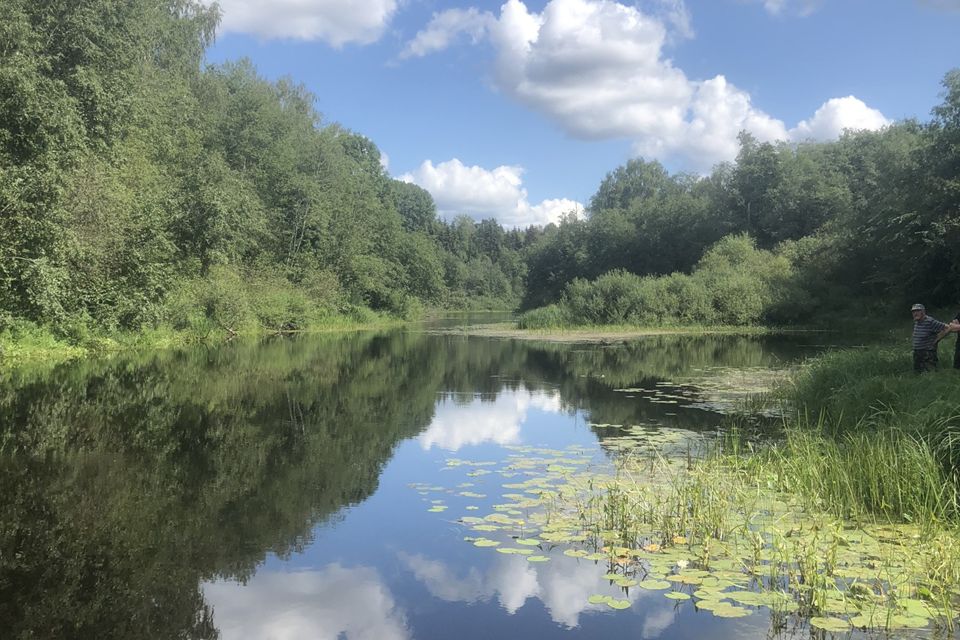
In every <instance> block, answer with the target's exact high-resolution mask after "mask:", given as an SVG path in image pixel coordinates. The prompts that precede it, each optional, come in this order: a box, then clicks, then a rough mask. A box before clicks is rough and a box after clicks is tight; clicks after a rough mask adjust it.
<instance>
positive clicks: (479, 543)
mask: <svg viewBox="0 0 960 640" xmlns="http://www.w3.org/2000/svg"><path fill="white" fill-rule="evenodd" d="M499 545H500V543H499V542H497V541H496V540H488V539H487V538H477V539H476V540H474V541H473V546H475V547H497V546H499Z"/></svg>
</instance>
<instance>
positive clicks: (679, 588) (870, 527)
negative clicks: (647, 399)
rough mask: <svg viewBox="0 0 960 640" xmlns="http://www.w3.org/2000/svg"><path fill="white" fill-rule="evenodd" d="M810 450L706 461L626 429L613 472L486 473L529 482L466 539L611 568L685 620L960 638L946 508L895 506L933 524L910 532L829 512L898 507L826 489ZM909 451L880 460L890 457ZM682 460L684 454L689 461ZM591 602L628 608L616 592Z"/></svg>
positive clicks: (586, 463)
mask: <svg viewBox="0 0 960 640" xmlns="http://www.w3.org/2000/svg"><path fill="white" fill-rule="evenodd" d="M810 438H811V437H810V436H809V434H803V435H798V434H791V435H790V436H789V437H788V439H787V441H786V444H784V445H782V446H783V448H782V449H778V448H776V447H773V448H770V449H769V450H765V451H758V452H755V453H753V454H750V455H732V454H731V453H730V451H729V450H721V449H719V448H717V449H714V451H713V452H712V453H709V452H708V453H707V454H705V453H704V446H703V445H704V441H703V438H699V437H696V436H692V435H691V434H689V432H683V431H680V430H668V429H663V430H652V429H649V428H642V427H632V428H621V435H619V436H616V437H611V438H607V439H605V440H604V441H603V443H602V444H603V446H604V448H605V449H607V450H608V451H613V452H615V461H616V464H615V465H614V466H613V467H611V466H610V464H609V462H607V461H606V460H600V459H596V458H594V457H593V455H592V454H588V453H587V452H583V451H569V450H567V451H551V450H547V449H534V448H515V453H514V454H513V455H512V456H511V457H510V458H509V459H508V461H507V463H506V465H505V466H503V467H502V468H500V469H496V468H489V469H488V470H490V471H492V472H493V473H491V474H490V477H492V478H496V477H497V475H498V474H503V475H505V476H506V475H507V474H510V475H509V477H510V478H511V480H512V479H513V476H514V474H517V473H520V474H523V475H522V477H523V478H524V479H523V480H522V481H519V482H518V481H511V482H508V483H506V484H505V485H504V489H505V490H507V492H506V493H503V494H502V495H503V498H504V499H506V500H511V502H507V503H503V504H495V505H493V513H491V514H488V515H487V516H484V517H482V518H479V517H469V516H464V517H462V518H460V522H461V523H462V524H463V525H464V526H466V527H469V528H471V529H474V530H478V531H484V532H487V534H488V535H490V536H493V538H476V537H473V536H467V539H468V540H469V541H471V542H473V544H474V545H477V544H478V542H479V543H481V546H483V545H489V546H493V545H492V544H491V543H488V542H486V541H487V540H491V541H500V542H501V543H502V542H504V541H512V542H513V543H514V544H517V545H518V550H517V551H506V550H504V551H501V553H522V551H521V550H520V549H519V546H524V548H530V547H535V548H537V549H539V550H540V554H538V555H540V556H542V558H543V559H549V558H553V557H554V555H553V554H554V553H558V555H559V556H562V557H558V558H557V561H566V562H572V561H577V562H589V561H593V562H598V563H603V564H604V566H605V567H606V570H607V573H606V575H604V576H603V577H604V579H606V581H608V582H609V584H610V585H611V586H612V587H616V588H618V589H620V590H621V591H622V592H623V593H627V594H629V592H630V589H642V590H656V591H664V592H665V597H667V598H669V599H671V600H673V601H675V603H676V604H677V605H678V606H692V607H695V608H696V609H697V610H703V611H709V612H711V613H712V614H713V615H715V616H719V617H742V616H747V615H750V614H751V612H752V611H754V610H755V609H756V608H757V607H765V608H768V609H769V610H770V611H771V612H773V615H772V619H773V620H774V624H784V620H786V619H793V620H796V621H801V622H802V623H804V624H809V625H810V626H812V627H816V628H819V629H823V630H827V631H844V630H848V629H851V628H863V629H875V630H888V631H889V630H896V629H916V628H924V627H928V626H929V625H930V624H934V625H936V626H939V627H941V628H943V629H946V630H952V629H953V626H954V619H955V618H956V616H957V613H958V596H960V540H958V537H957V535H956V532H955V531H954V530H953V529H951V528H950V527H949V526H948V525H947V524H946V521H944V520H942V519H941V516H942V515H943V514H944V513H946V511H945V510H944V507H943V505H939V506H938V505H927V506H926V507H925V508H924V509H920V508H919V506H922V505H923V504H925V503H920V502H917V499H916V498H915V497H914V498H912V497H911V496H909V495H904V496H903V498H902V499H901V501H900V502H897V503H894V504H891V507H894V506H904V505H915V506H917V507H918V508H917V509H915V510H914V512H915V513H916V515H917V518H918V520H922V522H920V521H918V522H912V523H910V522H907V523H904V522H897V521H895V520H894V519H893V518H880V517H877V516H876V515H875V513H874V512H873V511H869V510H860V511H857V512H855V513H846V512H844V509H840V510H837V509H830V508H826V507H828V506H829V505H830V504H831V501H835V500H838V498H837V497H836V496H839V495H844V494H841V493H838V492H839V488H844V487H845V488H846V489H845V490H846V491H848V494H847V495H849V496H853V497H851V498H850V499H851V500H854V499H856V496H859V495H860V494H859V493H857V492H858V491H865V492H869V491H874V492H875V493H874V494H873V495H875V499H877V500H888V499H891V498H892V496H894V495H896V494H891V493H890V491H889V490H888V489H887V488H885V487H883V486H879V487H871V486H864V487H859V488H857V485H856V483H854V482H852V481H850V480H849V479H846V478H845V477H844V476H842V475H838V476H837V477H835V478H832V479H831V478H825V479H821V480H820V482H819V484H816V483H814V481H813V480H814V479H813V478H812V477H811V474H806V475H804V474H803V473H801V471H802V468H801V467H800V466H798V465H800V464H801V460H803V459H806V460H808V461H809V460H811V459H812V458H811V457H809V456H808V457H806V458H804V456H805V455H807V454H805V453H804V452H805V451H809V452H811V453H810V456H812V452H813V451H814V450H815V447H816V446H817V445H818V442H817V441H815V440H813V439H810ZM891 438H893V436H891ZM857 444H863V443H851V444H850V446H855V445H857ZM901 444H902V442H900V441H899V440H895V439H891V440H889V441H886V442H881V443H879V444H877V447H878V448H879V447H885V448H886V450H889V452H892V451H893V450H894V449H896V448H897V446H899V445H901ZM683 447H685V448H686V452H687V453H686V455H677V452H678V450H680V449H681V448H683ZM787 447H792V449H791V448H787ZM804 447H805V448H804ZM869 451H872V450H869ZM665 452H669V454H665ZM889 452H888V454H887V455H888V456H892V455H893V454H892V453H889ZM837 455H840V454H837ZM790 456H795V457H794V458H792V459H791V464H790V465H787V464H785V461H786V460H787V459H788V458H790ZM908 457H909V456H908ZM890 459H891V458H889V457H888V458H886V460H887V461H888V462H889V461H890ZM827 461H828V462H827V463H829V461H830V458H829V457H828V458H827ZM916 462H917V464H918V465H919V464H920V463H921V462H922V461H916ZM448 464H449V463H448ZM456 464H457V465H458V466H462V465H464V464H467V465H469V463H464V462H463V461H457V462H456ZM905 464H906V463H905ZM921 467H922V465H921ZM934 467H936V464H934ZM891 486H893V485H891ZM831 487H838V489H836V490H834V489H831ZM831 491H835V492H834V493H831ZM918 495H921V494H918ZM816 496H819V498H816ZM850 515H854V516H856V519H851V518H849V517H847V516H850ZM494 538H495V540H494ZM524 540H527V541H529V542H526V543H525V542H523V541H524ZM534 541H536V542H534ZM526 545H530V547H527V546H526ZM500 546H503V545H502V544H501V545H500ZM555 550H556V551H555ZM528 559H530V560H532V559H533V558H532V557H528ZM537 559H538V560H539V559H541V558H539V557H538V558H537ZM687 601H689V602H687ZM590 602H591V603H592V604H596V605H603V604H606V605H608V607H609V608H613V609H619V608H626V606H629V600H626V601H625V600H623V598H622V597H618V596H614V595H612V594H603V593H597V594H594V596H591V600H590ZM625 602H626V603H627V605H626V606H624V603H625ZM685 602H687V604H684V603H685ZM777 620H780V622H776V621H777Z"/></svg>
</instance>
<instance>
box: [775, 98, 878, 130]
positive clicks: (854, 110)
mask: <svg viewBox="0 0 960 640" xmlns="http://www.w3.org/2000/svg"><path fill="white" fill-rule="evenodd" d="M888 124H890V121H889V120H888V119H887V118H886V117H884V115H883V114H882V113H880V112H879V111H877V110H876V109H871V108H870V107H868V106H867V105H866V104H864V102H863V101H862V100H859V99H858V98H854V97H853V96H847V97H846V98H832V99H830V100H827V101H826V102H825V103H824V104H823V105H822V106H821V107H820V108H819V109H817V111H816V112H815V113H814V114H813V117H812V118H810V119H809V120H804V121H803V122H801V123H800V124H798V125H797V126H796V127H794V128H793V129H791V130H790V138H791V139H793V140H798V141H800V140H808V139H809V140H831V139H833V138H837V137H838V136H839V135H840V134H841V133H843V131H844V130H845V129H871V130H874V129H880V128H881V127H884V126H886V125H888Z"/></svg>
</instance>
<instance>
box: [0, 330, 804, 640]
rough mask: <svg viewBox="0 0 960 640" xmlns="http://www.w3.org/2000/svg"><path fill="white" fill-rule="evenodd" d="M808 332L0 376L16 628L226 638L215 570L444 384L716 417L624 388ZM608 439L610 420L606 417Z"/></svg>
mask: <svg viewBox="0 0 960 640" xmlns="http://www.w3.org/2000/svg"><path fill="white" fill-rule="evenodd" d="M805 351H807V350H806V349H804V348H803V347H802V346H800V345H799V343H798V342H794V343H791V342H790V341H789V340H782V339H780V340H774V339H769V338H742V337H730V336H727V337H693V338H691V337H686V338H668V337H657V338H650V339H646V340H642V341H637V342H634V343H630V344H628V345H623V346H618V347H603V346H601V345H593V346H582V345H580V346H572V345H558V344H552V345H543V344H531V343H525V342H519V341H510V340H489V339H483V338H471V337H462V336H436V335H424V334H418V333H412V332H393V333H386V334H351V335H346V336H324V337H309V338H302V339H286V340H284V339H277V340H271V341H267V342H265V343H262V344H256V343H242V342H241V343H236V344H229V345H225V346H222V347H219V348H211V349H205V348H195V349H189V350H183V351H168V352H161V353H156V354H151V355H145V356H136V357H127V358H117V359H112V360H108V361H93V360H91V361H84V362H80V363H74V364H71V365H64V366H60V367H57V368H55V369H54V370H52V371H45V372H38V371H30V370H19V371H16V372H13V373H8V374H6V379H5V380H2V381H0V628H2V629H4V637H9V638H27V637H97V638H114V637H116V638H120V637H123V638H131V637H137V638H213V637H218V631H217V627H216V625H215V620H214V618H215V616H214V615H213V613H212V611H211V609H210V607H209V606H208V604H207V603H206V602H205V599H204V592H203V589H202V588H201V583H203V582H204V581H212V580H218V579H233V580H239V581H241V582H243V581H246V580H248V579H250V578H251V577H252V576H253V575H254V573H255V572H256V570H257V568H258V566H260V565H261V564H262V563H263V562H264V559H265V558H266V556H267V555H268V554H275V555H277V556H279V557H281V558H282V557H287V556H289V555H290V554H294V553H297V552H299V551H301V550H303V549H304V548H305V547H307V546H309V545H310V542H311V539H310V538H311V532H312V531H313V530H314V528H315V526H316V525H317V524H319V523H322V522H325V521H328V520H330V519H331V518H333V519H336V518H337V517H339V516H338V514H340V513H341V510H342V509H343V508H344V507H345V506H348V505H353V504H358V503H360V502H363V501H364V500H366V499H368V498H369V497H370V496H371V495H372V494H373V493H374V492H375V491H376V490H377V487H378V483H379V481H380V475H381V471H382V470H383V468H384V466H385V464H386V463H387V462H388V461H389V460H390V459H391V456H392V455H393V452H394V451H395V449H396V447H397V446H398V444H399V443H400V442H402V441H404V440H406V439H409V438H411V437H413V436H416V435H417V434H418V433H420V432H422V431H423V430H424V429H426V428H427V426H428V425H429V424H430V422H431V420H432V418H433V416H434V413H435V411H436V406H437V402H438V394H439V395H440V396H444V395H446V396H448V397H450V396H453V397H455V396H458V395H462V396H464V397H468V398H480V399H481V400H483V399H489V400H492V399H495V398H496V397H497V394H500V393H503V392H504V391H505V390H513V391H516V390H519V389H549V390H551V391H553V392H559V396H560V400H561V404H562V408H563V411H565V412H567V413H571V414H572V413H575V412H582V413H583V414H584V415H585V416H587V417H588V419H589V421H590V422H591V423H608V424H638V423H644V422H660V423H665V424H671V423H674V424H678V425H682V426H684V427H686V428H695V429H696V428H710V427H712V426H715V425H716V424H717V421H718V418H717V415H716V414H714V413H711V412H708V411H703V410H699V409H682V408H677V407H665V406H664V405H658V404H655V403H651V402H646V401H638V399H637V398H635V397H629V396H628V394H624V393H623V392H618V391H616V389H619V388H624V387H649V388H653V387H654V386H655V385H656V384H657V383H659V382H662V381H664V380H672V379H675V378H677V377H678V376H683V375H688V374H690V373H692V372H695V371H698V370H702V369H704V368H707V367H711V366H715V365H717V364H718V363H721V364H723V365H724V366H732V367H768V366H772V365H777V364H782V363H784V362H788V361H792V360H795V359H796V358H797V357H799V356H800V355H802V354H803V353H804V352H805ZM596 433H598V435H602V433H603V430H602V429H598V430H596Z"/></svg>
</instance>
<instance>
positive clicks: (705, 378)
mask: <svg viewBox="0 0 960 640" xmlns="http://www.w3.org/2000/svg"><path fill="white" fill-rule="evenodd" d="M790 375H791V370H789V369H771V368H768V367H747V368H732V367H709V368H707V369H700V370H698V371H697V375H695V376H686V377H683V378H678V379H676V380H670V381H662V382H658V383H657V384H656V386H655V388H653V389H644V388H624V389H617V391H619V392H621V393H624V394H627V396H628V397H635V396H640V397H643V398H645V399H646V400H647V401H648V402H651V403H653V404H676V405H679V406H682V407H686V408H696V409H705V410H707V411H713V412H716V413H733V412H736V411H737V410H738V409H739V407H741V406H742V405H743V403H744V402H745V401H747V400H750V399H752V398H758V397H764V396H766V397H770V396H771V395H772V393H773V392H774V390H775V389H776V388H777V387H778V385H780V384H782V383H783V382H784V381H785V380H786V379H787V378H788V377H789V376H790ZM751 410H752V412H755V413H756V414H758V415H762V416H765V417H782V415H783V407H782V406H781V404H780V403H777V402H766V403H761V404H759V405H756V404H755V403H754V404H752V405H751ZM754 410H755V411H754ZM668 415H672V414H668Z"/></svg>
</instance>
